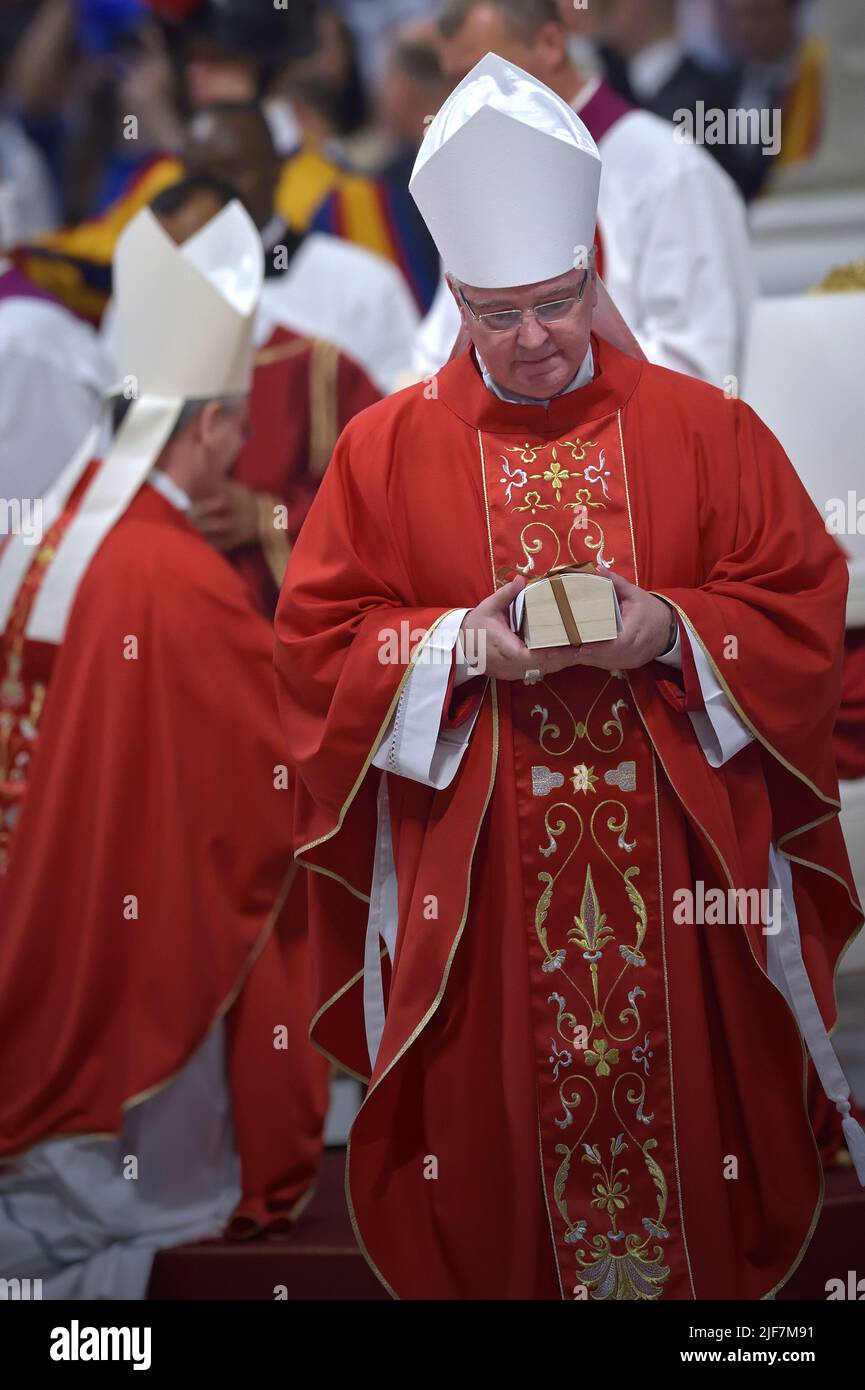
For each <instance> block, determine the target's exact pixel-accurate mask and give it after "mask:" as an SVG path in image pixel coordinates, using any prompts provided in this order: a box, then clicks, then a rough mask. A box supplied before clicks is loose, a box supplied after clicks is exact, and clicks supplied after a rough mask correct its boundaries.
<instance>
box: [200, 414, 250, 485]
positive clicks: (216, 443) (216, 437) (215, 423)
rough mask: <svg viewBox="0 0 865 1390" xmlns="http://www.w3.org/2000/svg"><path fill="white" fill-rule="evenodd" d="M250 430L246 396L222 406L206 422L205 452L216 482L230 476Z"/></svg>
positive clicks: (209, 474) (209, 472)
mask: <svg viewBox="0 0 865 1390" xmlns="http://www.w3.org/2000/svg"><path fill="white" fill-rule="evenodd" d="M248 434H249V401H248V399H247V398H246V397H244V399H243V400H241V401H236V402H234V403H233V404H232V405H226V406H220V407H219V408H218V410H216V411H215V412H214V414H213V417H212V419H210V420H209V421H208V422H207V427H206V429H205V431H204V445H205V449H204V453H205V458H206V463H207V472H208V476H209V478H210V480H211V481H212V483H214V484H217V485H218V484H219V483H221V482H222V481H223V480H224V479H225V478H227V477H228V475H229V473H230V472H231V470H232V468H233V467H234V465H235V463H236V462H237V457H238V455H239V453H240V451H241V449H242V448H243V445H244V444H245V442H246V438H247V435H248Z"/></svg>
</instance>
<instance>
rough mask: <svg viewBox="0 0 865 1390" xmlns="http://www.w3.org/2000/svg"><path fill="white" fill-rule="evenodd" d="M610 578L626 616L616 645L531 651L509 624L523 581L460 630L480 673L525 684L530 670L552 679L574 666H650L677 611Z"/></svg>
mask: <svg viewBox="0 0 865 1390" xmlns="http://www.w3.org/2000/svg"><path fill="white" fill-rule="evenodd" d="M605 573H606V576H607V578H609V579H611V580H612V582H613V585H614V587H615V590H616V593H617V595H618V599H619V607H620V609H621V613H622V631H621V632H620V633H619V635H618V637H616V638H614V639H613V640H612V641H611V642H584V643H583V645H582V646H581V647H570V646H568V647H541V648H536V649H535V650H531V651H530V650H529V648H528V647H527V646H526V644H525V642H523V640H522V638H520V637H518V636H517V635H516V633H515V632H513V631H512V630H511V627H510V624H509V623H508V608H509V606H510V604H511V603H513V601H514V599H515V598H516V596H517V594H518V593H519V592H520V590H521V589H524V588H525V584H526V581H525V579H523V578H522V576H518V577H517V578H516V579H512V580H511V582H510V583H509V584H505V585H503V587H502V588H501V589H497V590H496V592H495V593H494V594H490V596H489V598H485V599H484V600H483V602H482V603H479V604H478V606H477V607H476V608H473V609H472V610H471V611H470V612H469V613H467V614H466V616H465V618H464V619H463V622H462V625H461V627H460V638H461V641H462V646H463V650H464V651H466V652H468V653H469V654H470V658H471V659H472V660H473V661H477V662H478V672H479V674H484V675H487V676H492V677H493V678H494V679H496V680H505V681H517V680H523V678H524V677H525V675H526V672H527V671H540V673H541V675H542V676H551V675H554V674H555V672H556V671H564V670H565V669H566V668H567V667H569V666H597V667H599V668H600V669H601V670H604V671H630V670H633V669H634V668H635V667H638V666H645V665H646V664H647V662H649V661H654V660H655V658H656V657H658V656H660V655H661V653H662V652H663V651H665V650H666V648H667V645H668V643H669V637H670V614H671V611H672V609H671V607H670V605H669V604H667V603H665V602H664V600H663V599H659V598H657V597H656V596H655V595H654V594H650V593H648V592H647V591H646V590H645V589H638V588H637V586H636V585H635V584H631V583H629V582H628V580H627V579H625V578H623V577H622V575H620V574H612V573H611V572H610V571H605Z"/></svg>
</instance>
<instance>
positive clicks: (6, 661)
mask: <svg viewBox="0 0 865 1390" xmlns="http://www.w3.org/2000/svg"><path fill="white" fill-rule="evenodd" d="M67 525H68V519H64V520H63V521H62V523H58V525H57V526H56V527H55V528H54V530H53V532H52V533H51V534H50V535H49V536H48V537H46V539H45V541H44V543H43V544H42V545H41V546H40V547H39V549H38V550H37V551H36V554H35V556H34V558H33V561H32V563H31V565H30V568H29V569H28V571H27V574H26V575H25V577H24V582H23V583H22V585H21V588H20V589H19V591H18V596H17V598H16V599H15V603H14V605H13V607H12V612H11V613H10V615H9V622H8V623H7V626H6V633H5V639H4V641H3V644H2V647H0V878H2V877H3V875H4V874H5V872H6V869H7V867H8V864H9V850H10V846H11V843H12V836H13V833H14V830H15V825H16V823H17V820H18V812H19V810H20V807H21V803H22V801H23V798H24V794H25V791H26V788H27V777H28V773H29V771H30V764H31V762H32V760H33V754H34V753H35V751H36V743H37V740H38V737H39V724H40V722H41V719H42V712H43V709H44V707H45V696H46V694H47V688H46V686H45V685H44V683H43V682H42V681H33V680H27V679H26V676H25V671H24V644H25V636H24V632H25V629H26V627H27V622H28V620H29V617H30V613H31V610H32V608H33V604H34V603H35V601H36V596H37V594H38V593H39V588H40V585H41V583H42V580H43V578H44V577H45V572H46V570H47V568H48V566H49V564H50V563H51V561H52V560H53V559H54V555H55V553H56V550H57V546H58V545H59V543H60V540H61V539H62V537H63V534H64V532H65V530H66V526H67Z"/></svg>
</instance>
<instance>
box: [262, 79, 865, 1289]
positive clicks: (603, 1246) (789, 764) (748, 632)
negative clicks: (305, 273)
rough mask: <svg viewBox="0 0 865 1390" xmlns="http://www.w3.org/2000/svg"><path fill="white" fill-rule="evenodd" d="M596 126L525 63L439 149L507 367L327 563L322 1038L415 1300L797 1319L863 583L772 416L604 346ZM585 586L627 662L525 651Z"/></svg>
mask: <svg viewBox="0 0 865 1390" xmlns="http://www.w3.org/2000/svg"><path fill="white" fill-rule="evenodd" d="M566 113H567V108H565V107H564V104H563V103H561V104H560V103H558V99H557V98H555V97H554V96H553V94H552V93H550V92H548V91H547V89H545V88H543V87H542V86H541V85H540V84H537V83H534V82H533V80H532V79H530V78H529V77H528V76H527V75H526V74H524V73H522V72H521V71H520V70H519V69H516V68H514V67H513V66H512V65H506V64H502V63H501V61H500V60H498V59H495V58H494V57H492V56H491V57H489V58H488V59H486V60H485V61H484V63H483V64H480V65H479V66H478V68H477V69H475V70H474V72H473V73H472V74H470V75H469V77H468V78H467V79H466V80H465V82H464V83H463V84H461V86H460V87H459V88H457V90H456V92H455V93H454V94H453V95H452V97H451V98H450V99H449V102H448V103H446V105H445V107H444V108H443V109H442V112H440V113H439V116H438V117H437V118H436V120H435V121H434V122H433V123H432V126H431V129H430V132H429V134H428V136H427V140H426V141H425V145H424V147H422V150H421V155H420V158H419V163H418V169H417V170H416V173H415V181H414V187H415V190H416V193H415V196H416V197H418V201H419V202H420V203H421V207H422V210H424V212H425V215H427V216H428V217H429V219H430V220H431V222H432V224H433V229H434V231H435V233H436V235H437V238H438V239H439V245H440V249H441V250H442V254H443V259H444V261H445V265H446V266H449V267H450V268H451V283H452V288H453V291H454V293H455V294H456V295H457V297H458V299H459V301H460V304H461V309H462V316H463V323H464V326H465V327H466V328H467V329H468V331H469V332H470V334H471V337H472V340H473V347H472V348H471V349H470V350H468V351H466V352H464V353H463V354H461V355H460V356H458V357H457V358H456V359H455V360H454V361H452V362H451V363H449V364H448V366H447V367H445V368H444V369H443V370H442V371H441V372H440V373H439V374H438V376H437V377H436V379H435V381H434V382H433V383H427V384H426V385H421V386H417V387H414V388H411V389H410V390H408V391H405V392H402V393H400V394H398V395H397V396H394V397H392V398H390V399H389V400H388V401H386V402H383V403H381V404H379V405H377V406H375V407H373V408H372V409H370V410H368V411H366V412H365V413H364V414H363V415H361V416H360V417H359V418H358V419H357V420H355V421H354V422H353V423H352V424H351V425H350V426H349V428H348V429H347V430H346V431H345V433H344V434H343V436H342V439H341V441H340V443H339V445H338V447H337V450H336V453H335V456H334V458H333V460H332V462H331V465H330V468H329V470H328V473H327V475H326V477H325V479H324V482H323V485H322V488H321V490H320V492H319V495H318V497H317V499H316V501H315V503H314V504H313V507H312V509H311V512H310V515H309V517H308V519H307V522H306V524H305V527H304V531H303V533H302V534H301V536H300V538H299V540H298V543H297V546H296V548H295V550H294V553H293V555H292V558H291V560H290V563H289V568H288V573H287V576H286V582H285V586H284V588H283V593H282V597H281V600H280V605H279V608H278V611H277V655H276V660H277V670H278V674H279V681H280V688H281V700H282V706H283V713H284V720H283V723H284V729H285V736H286V740H287V744H288V747H289V750H290V754H291V758H292V761H293V762H294V763H295V765H296V767H297V771H298V789H297V795H296V799H295V829H294V833H295V844H296V848H297V854H298V859H299V861H300V862H301V863H303V864H305V865H307V866H308V867H309V868H310V870H311V873H310V875H309V909H310V918H311V923H310V925H311V932H312V949H313V955H314V979H315V993H316V1008H315V1012H314V1015H313V1019H312V1038H313V1040H314V1041H315V1042H316V1043H317V1045H318V1046H319V1047H320V1048H321V1050H322V1051H324V1052H325V1053H326V1054H327V1055H329V1056H332V1057H336V1058H338V1059H339V1060H340V1061H341V1062H342V1063H343V1065H345V1066H347V1067H349V1068H351V1069H352V1070H354V1071H355V1072H356V1073H357V1074H358V1075H360V1076H362V1077H364V1078H367V1077H368V1078H370V1085H369V1090H368V1092H367V1095H366V1099H365V1101H364V1104H363V1106H362V1108H361V1110H360V1113H359V1115H358V1117H357V1119H356V1121H355V1124H354V1128H353V1131H352V1135H351V1141H350V1146H349V1156H348V1165H347V1190H348V1194H349V1199H350V1205H351V1211H352V1216H353V1220H354V1223H355V1231H356V1235H357V1237H358V1240H359V1242H360V1244H361V1247H362V1249H363V1250H364V1253H365V1254H366V1256H367V1259H368V1260H369V1261H370V1263H371V1265H372V1267H373V1268H374V1269H375V1271H376V1272H377V1273H378V1275H379V1277H380V1278H381V1279H382V1281H383V1282H384V1283H385V1285H386V1286H387V1287H388V1288H389V1290H390V1291H391V1293H392V1294H394V1295H395V1296H398V1297H408V1298H494V1299H517V1298H537V1299H547V1298H567V1299H572V1298H577V1299H588V1300H595V1299H603V1300H607V1299H614V1300H626V1301H629V1300H654V1299H670V1298H672V1299H711V1298H722V1299H759V1298H764V1297H770V1296H772V1295H773V1294H774V1292H775V1291H776V1290H777V1289H778V1288H780V1287H781V1286H782V1285H783V1284H784V1282H785V1281H786V1280H787V1279H788V1278H789V1276H790V1274H791V1273H792V1272H793V1270H794V1269H795V1268H796V1266H797V1264H798V1263H799V1261H800V1260H801V1258H802V1255H803V1253H804V1251H805V1249H806V1248H807V1245H808V1242H809V1239H810V1237H811V1235H812V1233H813V1230H814V1226H815V1224H816V1221H817V1217H818V1215H819V1212H820V1208H821V1203H822V1194H823V1176H822V1168H821V1163H820V1159H819V1154H818V1151H817V1148H816V1145H815V1142H814V1136H813V1133H812V1130H811V1126H810V1123H809V1117H808V1108H807V1103H806V1081H807V1075H808V1065H809V1061H808V1058H809V1054H810V1057H811V1058H813V1061H814V1064H815V1066H816V1067H817V1069H818V1071H819V1073H820V1077H821V1081H822V1082H823V1084H824V1086H825V1087H826V1089H827V1091H828V1092H829V1093H830V1094H831V1095H832V1099H833V1100H834V1101H835V1103H836V1105H837V1106H838V1108H839V1111H840V1112H841V1113H842V1114H843V1115H845V1117H846V1118H845V1120H844V1125H845V1135H846V1136H847V1137H848V1142H849V1143H850V1145H851V1151H854V1150H855V1155H854V1156H855V1158H856V1161H857V1166H858V1168H859V1171H860V1178H861V1179H862V1180H863V1181H865V1146H863V1136H862V1134H861V1131H860V1130H858V1127H857V1126H855V1124H854V1122H853V1121H852V1120H851V1119H850V1117H849V1088H848V1087H847V1085H846V1081H845V1080H844V1078H843V1075H842V1074H841V1072H840V1068H839V1067H838V1064H837V1059H836V1058H835V1056H834V1052H833V1051H832V1048H831V1043H830V1041H829V1038H828V1030H829V1029H831V1027H832V1025H833V1023H834V1020H835V1016H836V1004H835V998H834V991H833V971H834V968H835V965H836V963H837V960H838V958H839V955H840V953H841V952H842V950H843V949H844V947H845V945H846V944H847V943H848V942H849V941H850V940H851V939H852V937H853V935H855V933H856V931H857V929H858V927H859V926H860V924H861V921H862V912H861V908H860V907H859V904H858V902H857V901H856V898H855V893H854V889H853V886H852V881H851V875H850V869H849V863H848V860H847V855H846V851H845V848H844V844H843V839H842V836H841V833H840V830H839V826H838V820H837V812H838V804H839V803H838V788H837V777H836V772H835V767H834V762H833V757H832V749H831V736H832V727H833V722H834V718H835V713H836V710H837V707H838V702H839V692H840V674H841V654H842V649H843V630H844V600H845V591H846V583H847V579H846V566H845V564H844V559H843V556H842V553H841V551H840V549H839V548H838V547H837V545H836V544H835V542H834V541H833V540H832V539H831V538H830V537H829V536H828V535H827V534H826V531H825V529H824V527H823V526H822V524H821V521H820V518H819V516H818V515H817V513H816V512H815V509H814V507H813V505H812V504H811V502H810V500H809V499H808V497H807V494H806V493H805V491H804V489H803V488H802V486H801V484H800V483H799V481H798V479H797V478H796V475H795V473H794V470H793V469H792V467H791V465H790V464H789V462H788V460H787V459H786V457H785V455H784V453H783V451H782V449H781V447H780V446H779V444H778V443H777V441H776V440H775V439H774V437H773V436H772V435H771V433H770V432H769V431H768V430H767V429H766V427H765V426H764V425H763V424H762V423H761V422H760V420H759V419H758V418H757V417H756V416H755V415H754V413H753V412H752V411H751V410H750V409H749V408H748V407H747V406H746V405H745V404H744V403H742V402H740V401H737V400H732V399H727V398H726V397H725V396H724V395H723V394H722V393H721V392H719V391H717V390H715V389H714V388H712V387H709V386H706V385H704V384H702V383H699V382H697V381H694V380H691V379H688V378H685V377H683V376H680V375H679V374H677V373H673V372H670V371H668V370H666V369H663V368H660V367H656V366H652V365H650V364H648V363H645V362H641V361H639V360H637V359H636V358H635V357H633V356H628V355H626V354H625V353H623V352H622V351H620V350H618V349H617V348H615V347H613V346H612V345H611V344H610V343H609V342H606V341H605V340H603V339H602V338H601V337H599V336H598V335H597V334H591V335H590V328H591V321H592V300H593V299H594V298H595V295H596V290H595V287H594V285H593V286H592V289H591V290H588V289H587V284H586V281H587V280H589V283H592V280H591V279H590V277H592V279H593V272H592V271H591V270H589V271H579V270H576V269H574V268H572V267H571V264H570V263H571V257H572V254H573V251H572V248H573V247H574V246H575V245H579V244H580V243H581V242H584V241H585V239H586V236H587V235H588V236H590V235H591V228H592V227H593V226H594V217H595V199H596V194H597V180H596V177H595V171H594V169H593V166H592V165H591V163H590V162H589V161H590V160H591V159H594V158H596V157H597V152H596V151H594V154H593V153H592V149H593V147H592V146H591V144H590V142H588V141H587V139H586V136H585V132H584V130H583V128H582V127H581V126H580V125H579V123H578V124H576V125H573V124H572V122H573V121H576V120H577V118H576V117H574V116H573V113H569V114H566ZM508 123H509V124H508ZM516 126H520V127H521V129H520V130H519V131H517V132H516V133H515V132H514V127H516ZM567 131H570V132H572V135H571V137H570V138H571V139H572V149H571V155H572V157H573V158H572V162H573V175H572V180H571V183H570V186H569V189H568V195H567V197H566V196H565V194H564V193H561V192H560V191H559V190H560V188H561V187H563V186H564V185H565V184H566V180H565V179H564V178H562V177H561V174H562V168H563V165H564V163H566V161H567V159H568V155H567V154H566V152H565V151H566V148H567V144H568V140H567V139H566V138H565V137H564V136H563V132H567ZM535 136H537V137H538V139H537V140H536V139H535ZM545 141H549V144H545V143H544V142H545ZM483 155H485V156H486V158H482V156H483ZM448 161H450V162H448ZM497 161H498V167H497ZM425 168H426V170H427V175H428V176H425V177H424V178H421V177H420V175H421V174H423V173H424V169H425ZM472 169H474V172H475V173H476V174H478V170H479V169H483V177H481V176H480V175H479V174H478V177H476V178H475V179H474V180H472V179H471V178H470V177H468V175H469V174H470V173H471V172H472ZM439 173H442V178H441V182H440V184H439V185H438V187H437V186H436V182H435V179H436V178H438V175H439ZM556 175H558V176H559V177H556ZM434 176H435V177H434ZM574 177H575V178H576V179H578V180H579V181H580V183H581V187H582V197H581V198H576V199H575V198H574V183H573V178H574ZM593 180H594V182H593ZM448 182H450V184H451V185H452V186H456V187H458V188H459V190H460V197H461V198H462V199H463V201H464V204H465V206H464V207H463V208H462V216H461V218H460V219H455V218H453V216H451V217H450V221H449V222H448V221H447V220H446V217H445V211H444V210H445V207H446V202H447V198H446V193H447V184H448ZM517 195H519V196H517ZM575 204H581V206H580V207H579V208H578V209H577V211H576V212H575ZM517 206H518V207H519V214H518V215H517V214H514V215H513V216H511V217H510V218H508V217H506V216H505V214H506V212H507V211H508V209H509V208H510V209H511V211H512V212H513V209H514V208H515V207H517ZM437 208H438V209H439V212H440V216H439V218H438V220H436V210H437ZM575 218H576V219H577V220H576V221H575ZM521 219H522V220H521ZM515 223H518V224H519V225H518V226H517V227H516V229H515V226H514V224H515ZM586 229H588V232H587V230H586ZM485 257H486V261H485V259H484V258H485ZM557 265H558V266H559V269H558V271H557V270H556V266H557ZM544 271H546V274H544V273H543V272H544ZM509 273H510V279H508V278H505V277H506V276H507V275H508V274H509ZM509 285H510V286H516V288H508V286H509ZM502 314H505V315H506V316H507V317H506V319H502V318H501V315H502ZM587 561H589V562H592V563H593V564H594V565H595V567H596V569H597V570H598V572H599V573H602V574H603V573H607V574H609V575H611V576H614V577H615V578H614V581H613V582H614V584H615V588H616V591H617V594H618V598H619V602H620V605H621V609H622V618H623V625H624V626H623V632H622V634H621V636H620V637H619V638H617V639H615V640H614V641H612V642H610V643H607V644H605V643H588V644H585V645H584V646H582V647H580V648H577V649H576V650H574V649H572V648H566V649H564V650H563V649H559V648H555V649H551V650H549V651H540V652H539V651H529V650H527V649H526V648H525V647H524V645H523V644H522V642H521V641H520V640H519V639H518V638H517V637H516V636H515V635H514V634H513V633H512V632H511V631H510V629H509V627H508V625H507V623H506V622H505V615H506V613H507V609H508V604H509V602H510V601H511V600H512V599H513V598H514V597H515V595H516V593H517V592H518V591H519V589H520V587H521V585H522V584H523V582H524V578H525V577H526V576H528V577H535V576H542V575H544V574H546V573H548V572H549V571H550V570H552V569H554V568H556V567H557V566H559V565H562V564H563V563H569V564H582V563H585V562H587ZM513 576H517V577H516V578H512V577H513ZM470 636H471V637H472V638H474V639H475V642H474V643H471V642H469V640H468V638H469V637H470ZM479 638H483V639H485V641H486V648H485V649H484V648H483V647H480V648H479V647H478V645H477V639H479ZM479 651H480V656H481V660H480V664H478V652H479ZM472 663H474V667H475V669H474V670H473V665H472ZM746 895H747V896H746ZM761 895H768V896H769V897H770V898H771V902H772V904H773V906H772V909H771V912H770V913H768V914H766V913H765V912H763V911H759V912H755V911H754V907H753V905H754V904H755V903H757V902H761V903H762V902H763V901H765V898H763V897H761ZM707 901H709V902H711V901H714V902H715V903H716V904H718V903H719V902H720V903H721V904H722V906H721V909H720V910H718V909H717V908H715V909H709V910H704V909H705V904H706V902H707ZM746 904H748V905H750V907H749V908H748V910H745V905H746ZM683 905H684V910H683ZM806 1047H807V1050H806Z"/></svg>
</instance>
